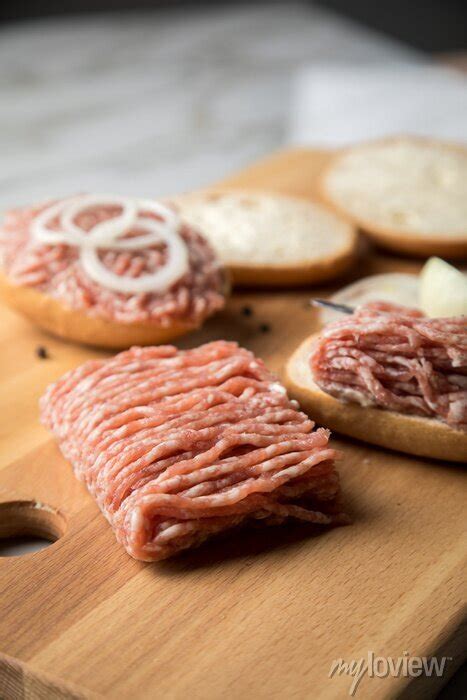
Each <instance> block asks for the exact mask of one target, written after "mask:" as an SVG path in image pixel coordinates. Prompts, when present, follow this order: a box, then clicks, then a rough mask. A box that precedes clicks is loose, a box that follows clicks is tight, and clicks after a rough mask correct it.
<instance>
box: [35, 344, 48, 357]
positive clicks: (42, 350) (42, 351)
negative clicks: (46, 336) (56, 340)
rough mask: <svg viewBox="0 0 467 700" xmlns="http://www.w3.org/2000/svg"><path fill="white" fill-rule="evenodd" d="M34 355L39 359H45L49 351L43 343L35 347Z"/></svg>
mask: <svg viewBox="0 0 467 700" xmlns="http://www.w3.org/2000/svg"><path fill="white" fill-rule="evenodd" d="M36 355H37V357H38V358H39V359H41V360H47V359H48V358H49V353H48V350H47V348H46V347H44V346H43V345H38V346H37V348H36Z"/></svg>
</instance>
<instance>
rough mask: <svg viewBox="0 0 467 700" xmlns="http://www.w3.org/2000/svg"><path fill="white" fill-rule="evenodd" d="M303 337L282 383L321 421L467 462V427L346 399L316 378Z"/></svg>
mask: <svg viewBox="0 0 467 700" xmlns="http://www.w3.org/2000/svg"><path fill="white" fill-rule="evenodd" d="M318 335H319V334H313V335H312V336H310V337H308V338H307V339H306V340H304V341H303V342H302V343H301V345H300V346H299V347H298V348H297V350H296V351H295V352H294V353H293V354H292V355H291V357H290V358H289V360H288V362H287V365H286V368H285V377H284V384H285V386H286V387H287V390H288V391H289V393H290V395H291V396H292V397H293V398H294V399H296V400H297V401H298V402H299V403H300V405H301V407H302V409H303V410H304V411H305V412H306V413H308V414H309V415H310V417H311V418H312V419H313V420H315V421H316V422H317V423H318V424H321V425H324V426H326V427H327V428H330V429H331V430H335V431H336V432H338V433H342V434H343V435H349V436H350V437H353V438H357V439H358V440H362V441H364V442H369V443H371V444H373V445H379V446H380V447H386V448H389V449H391V450H397V451H399V452H406V453H407V454H411V455H416V456H417V457H430V458H432V459H441V460H444V461H446V460H447V461H450V462H465V460H466V456H467V433H465V432H463V431H462V430H456V429H455V428H451V427H450V426H448V425H446V424H445V423H442V422H441V421H439V420H436V419H433V418H423V417H421V416H412V415H406V414H403V413H398V412H396V411H389V410H385V409H381V408H373V407H364V406H360V405H358V404H356V403H355V404H354V403H345V402H343V401H340V400H339V399H336V398H334V397H333V396H330V395H329V394H326V393H325V392H324V391H322V390H321V389H319V387H318V386H317V385H316V384H315V383H314V381H313V378H312V375H311V370H310V367H309V357H310V352H311V345H312V343H313V341H314V340H315V339H316V338H317V337H318Z"/></svg>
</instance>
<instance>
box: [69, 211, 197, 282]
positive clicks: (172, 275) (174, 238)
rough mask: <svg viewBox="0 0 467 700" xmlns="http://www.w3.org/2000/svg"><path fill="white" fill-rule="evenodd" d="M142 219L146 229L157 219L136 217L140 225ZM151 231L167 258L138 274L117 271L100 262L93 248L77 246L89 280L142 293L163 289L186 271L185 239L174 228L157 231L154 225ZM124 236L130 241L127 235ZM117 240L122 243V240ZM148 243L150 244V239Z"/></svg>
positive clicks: (186, 253) (186, 252)
mask: <svg viewBox="0 0 467 700" xmlns="http://www.w3.org/2000/svg"><path fill="white" fill-rule="evenodd" d="M142 221H144V222H145V223H144V227H145V228H148V229H149V227H150V225H152V224H156V223H157V222H156V221H153V220H152V219H138V225H139V226H141V228H143V226H142V224H141V222H142ZM148 222H150V224H149V223H148ZM154 233H155V235H157V237H158V240H157V242H161V241H163V242H164V243H165V244H166V245H167V262H166V264H165V265H164V266H163V267H161V268H159V269H158V270H156V271H155V272H153V273H151V274H144V275H140V276H139V277H128V276H123V275H117V274H116V273H115V272H112V271H111V270H109V269H108V268H107V267H105V265H103V263H102V262H101V261H100V259H99V255H98V251H97V249H96V248H91V247H90V246H86V247H85V248H82V249H81V264H82V265H83V269H84V270H85V272H86V274H87V275H88V276H89V277H90V278H91V279H92V280H94V281H95V282H97V283H98V284H101V285H102V286H103V287H108V288H109V289H112V290H113V291H115V292H123V293H126V294H142V293H145V292H163V291H165V290H166V289H168V287H170V286H171V285H172V284H173V283H174V282H175V281H177V280H179V279H180V278H181V277H183V275H184V274H185V273H186V271H187V269H188V251H187V247H186V245H185V242H184V241H183V239H182V238H181V237H180V236H179V235H178V233H177V232H175V231H171V230H166V231H164V232H163V233H161V232H159V231H158V230H157V229H156V227H154ZM149 235H150V234H149ZM144 238H147V236H144ZM128 240H129V241H130V240H131V239H128ZM121 242H122V243H123V241H121ZM151 245H154V240H153V241H152V243H151Z"/></svg>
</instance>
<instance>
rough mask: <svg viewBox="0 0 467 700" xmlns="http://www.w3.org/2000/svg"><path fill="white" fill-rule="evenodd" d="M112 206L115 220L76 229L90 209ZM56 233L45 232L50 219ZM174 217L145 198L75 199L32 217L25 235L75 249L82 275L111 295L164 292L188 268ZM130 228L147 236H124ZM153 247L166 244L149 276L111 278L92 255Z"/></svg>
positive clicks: (187, 261)
mask: <svg viewBox="0 0 467 700" xmlns="http://www.w3.org/2000/svg"><path fill="white" fill-rule="evenodd" d="M99 206H118V207H121V209H122V211H121V213H120V214H119V215H118V216H115V217H113V218H111V219H107V220H105V221H101V222H100V223H98V224H96V225H95V226H93V228H92V229H91V230H90V231H88V232H86V231H84V230H83V229H82V228H81V227H80V226H78V224H76V218H77V216H78V215H79V214H80V213H81V212H83V211H85V210H86V209H90V208H92V207H99ZM138 212H141V213H143V214H144V213H152V214H155V215H156V216H157V217H158V218H157V219H153V218H149V217H148V216H144V215H143V216H141V215H140V216H138ZM57 217H58V218H59V221H60V228H61V230H60V231H54V230H52V229H49V228H48V226H47V225H48V224H50V222H51V221H52V220H54V219H56V218H57ZM179 226H180V220H179V217H178V214H177V213H176V212H175V211H173V210H172V209H170V208H169V207H167V206H166V205H164V204H162V203H160V202H156V201H152V200H149V199H131V198H126V197H116V196H111V195H103V196H96V195H80V196H77V197H72V198H69V199H65V200H62V201H60V202H57V203H55V204H52V205H51V206H50V207H48V208H47V209H44V211H42V212H41V213H40V214H38V215H37V216H36V217H35V218H34V220H33V222H32V224H31V234H32V236H33V237H34V238H35V240H36V241H37V242H39V243H43V244H46V245H56V244H59V243H64V244H66V245H72V246H76V247H78V248H79V250H80V261H81V264H82V266H83V269H84V270H85V272H86V273H87V274H88V276H89V277H90V278H91V279H93V280H94V281H95V282H97V283H98V284H100V285H101V286H103V287H108V288H109V289H112V290H114V291H116V292H122V293H127V294H140V293H144V292H163V291H166V290H167V289H168V288H169V287H170V286H171V285H172V284H174V282H176V281H178V280H179V279H180V278H181V277H182V276H183V275H184V274H185V273H186V272H187V270H188V268H189V259H188V250H187V246H186V243H185V241H184V240H183V239H182V238H181V236H180V235H179V233H178V229H179ZM131 229H142V230H143V231H147V233H145V234H143V235H136V236H131V237H128V238H124V236H125V235H126V234H127V233H128V232H129V231H130V230H131ZM157 243H165V244H166V245H167V262H166V264H165V265H164V266H163V267H161V268H160V269H159V270H156V271H155V272H154V273H150V274H143V275H140V276H139V277H136V278H134V277H128V276H122V275H117V274H115V273H114V272H112V271H111V270H109V269H108V268H107V267H105V265H103V264H102V262H101V260H100V259H99V255H98V250H99V249H103V248H110V249H116V250H141V249H143V248H148V247H149V246H153V245H155V244H157Z"/></svg>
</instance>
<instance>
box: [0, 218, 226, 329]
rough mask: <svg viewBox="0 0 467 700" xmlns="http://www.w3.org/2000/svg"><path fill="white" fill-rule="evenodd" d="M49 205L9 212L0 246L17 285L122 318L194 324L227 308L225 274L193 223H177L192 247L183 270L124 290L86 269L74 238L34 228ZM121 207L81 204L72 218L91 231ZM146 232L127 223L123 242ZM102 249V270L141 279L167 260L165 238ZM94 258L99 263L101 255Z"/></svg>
mask: <svg viewBox="0 0 467 700" xmlns="http://www.w3.org/2000/svg"><path fill="white" fill-rule="evenodd" d="M49 206H50V204H45V205H41V206H39V207H36V208H29V209H21V210H14V211H10V212H9V213H8V214H7V216H6V218H5V221H4V223H3V226H2V229H1V231H0V251H1V253H2V263H3V269H4V272H5V273H6V275H7V276H8V278H9V279H10V280H11V281H12V282H13V283H14V284H17V285H22V286H27V287H33V288H34V289H37V290H38V291H39V292H42V293H44V294H47V295H50V296H51V297H53V298H55V299H57V300H58V301H60V302H62V303H63V304H64V305H65V306H68V307H70V308H72V309H76V310H80V311H83V312H85V313H86V314H88V315H92V316H96V317H99V318H103V319H105V320H110V321H117V322H121V323H139V322H153V323H155V324H157V325H160V326H162V327H169V326H171V325H172V324H173V323H174V322H177V321H180V322H186V323H188V324H192V325H193V326H196V325H199V324H200V323H201V322H202V321H204V319H205V318H207V317H208V316H210V315H211V314H212V313H214V312H215V311H217V310H219V309H221V308H222V307H223V305H224V288H225V273H224V271H223V270H222V268H221V267H220V265H219V263H218V260H217V258H216V256H215V254H214V252H213V250H212V249H211V247H210V246H209V244H208V243H207V242H206V241H205V239H204V238H203V237H202V236H201V235H200V234H199V233H198V232H197V231H195V230H194V229H193V228H191V227H189V226H187V225H185V224H183V223H182V224H181V226H180V230H179V237H180V239H182V241H183V243H184V245H185V246H186V249H187V253H188V269H187V271H186V272H185V274H183V276H181V277H180V278H179V279H178V280H176V281H175V282H174V283H173V284H172V285H171V286H170V287H169V288H168V289H166V290H165V291H160V292H158V293H155V292H141V293H122V292H119V291H115V290H112V289H109V288H106V287H105V286H102V285H101V284H99V283H98V282H96V281H95V280H94V279H92V278H91V277H90V276H89V275H88V274H87V273H86V271H85V269H84V268H83V265H82V264H81V259H80V258H81V255H80V249H79V248H78V247H77V246H76V245H67V244H66V243H64V242H61V243H58V244H44V243H38V241H37V240H36V239H35V237H34V236H32V235H31V227H32V225H33V222H34V220H35V219H36V217H37V216H39V215H40V214H41V213H42V212H44V211H45V210H46V209H47V208H48V207H49ZM121 212H122V209H121V207H119V206H112V205H111V204H107V205H105V206H100V207H97V206H96V207H93V208H88V209H86V210H85V211H81V212H80V213H79V214H78V216H77V217H76V219H75V221H74V223H75V224H76V225H77V226H79V228H80V229H82V230H84V232H89V231H91V230H92V229H94V228H96V227H97V226H98V225H99V224H102V223H103V222H106V221H110V220H112V219H115V218H118V217H119V216H121ZM142 214H144V219H145V220H147V221H149V220H152V221H154V222H155V223H156V222H157V221H159V223H160V220H159V219H158V218H157V215H156V214H155V213H154V212H151V211H145V210H144V209H143V211H142ZM48 227H49V228H51V229H52V230H54V229H55V230H57V234H59V233H60V224H59V220H58V218H57V220H56V221H52V222H48ZM141 233H142V232H141V230H139V229H137V228H135V229H134V230H129V231H128V236H127V237H125V238H122V239H120V240H119V242H118V243H119V245H122V244H123V243H124V242H125V241H127V240H128V239H129V238H131V237H136V236H138V235H139V236H140V237H142V236H141ZM143 233H146V232H145V231H143ZM97 256H98V262H97V264H98V265H99V266H102V267H103V269H104V270H108V271H109V273H113V275H118V276H121V277H122V278H125V279H128V280H137V279H138V278H140V277H142V276H145V275H153V274H155V273H157V272H159V271H160V270H161V268H163V267H164V266H165V265H166V262H167V245H166V244H165V243H164V242H163V241H161V243H159V244H157V243H154V244H153V245H150V246H148V247H146V248H144V249H137V250H127V249H124V248H118V247H115V248H114V249H112V248H110V249H109V248H102V249H101V250H99V251H98V252H97ZM92 262H93V265H94V267H95V265H96V261H95V260H94V261H92Z"/></svg>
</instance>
